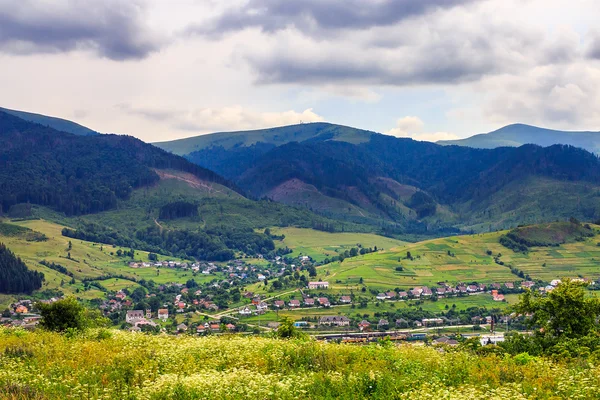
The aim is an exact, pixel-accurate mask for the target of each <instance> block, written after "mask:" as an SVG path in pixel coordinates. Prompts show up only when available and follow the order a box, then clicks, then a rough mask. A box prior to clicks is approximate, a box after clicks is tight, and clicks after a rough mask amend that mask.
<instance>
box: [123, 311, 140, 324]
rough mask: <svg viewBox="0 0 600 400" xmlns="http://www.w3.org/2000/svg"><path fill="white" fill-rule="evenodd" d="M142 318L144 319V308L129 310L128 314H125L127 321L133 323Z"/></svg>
mask: <svg viewBox="0 0 600 400" xmlns="http://www.w3.org/2000/svg"><path fill="white" fill-rule="evenodd" d="M142 319H144V310H131V311H127V314H126V315H125V322H127V323H128V324H132V325H133V324H134V323H135V322H137V321H140V320H142Z"/></svg>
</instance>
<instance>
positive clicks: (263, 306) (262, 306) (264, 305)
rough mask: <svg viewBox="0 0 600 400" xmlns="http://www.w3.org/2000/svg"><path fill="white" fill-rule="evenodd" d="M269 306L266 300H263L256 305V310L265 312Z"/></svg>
mask: <svg viewBox="0 0 600 400" xmlns="http://www.w3.org/2000/svg"><path fill="white" fill-rule="evenodd" d="M268 308H269V305H268V304H267V303H265V302H264V301H261V302H260V303H259V304H257V305H256V311H260V312H264V311H267V309H268Z"/></svg>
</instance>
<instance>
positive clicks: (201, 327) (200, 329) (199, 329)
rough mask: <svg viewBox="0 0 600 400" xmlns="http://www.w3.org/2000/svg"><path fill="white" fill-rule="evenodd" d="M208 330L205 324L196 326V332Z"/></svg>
mask: <svg viewBox="0 0 600 400" xmlns="http://www.w3.org/2000/svg"><path fill="white" fill-rule="evenodd" d="M204 332H206V328H205V327H204V325H198V327H197V328H196V333H204Z"/></svg>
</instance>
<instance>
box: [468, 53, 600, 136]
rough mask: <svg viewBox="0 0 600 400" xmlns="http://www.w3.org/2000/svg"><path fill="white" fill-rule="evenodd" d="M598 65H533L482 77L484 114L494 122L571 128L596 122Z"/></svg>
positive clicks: (598, 121) (599, 105)
mask: <svg viewBox="0 0 600 400" xmlns="http://www.w3.org/2000/svg"><path fill="white" fill-rule="evenodd" d="M599 85H600V69H598V68H596V67H595V66H594V65H593V64H592V63H589V62H583V61H582V62H578V63H574V64H571V65H568V66H560V65H553V66H545V67H540V68H535V69H532V70H530V71H528V72H527V73H525V74H523V75H519V76H509V75H504V76H498V77H492V78H489V79H486V80H485V81H483V82H481V83H480V84H479V85H477V87H476V88H475V90H476V91H479V92H481V93H489V95H488V96H486V97H485V99H484V102H483V112H484V115H485V116H486V117H487V118H488V119H489V120H490V121H494V122H497V123H501V124H505V123H514V122H523V123H529V124H534V125H546V126H548V125H550V126H551V127H555V128H563V129H572V127H573V126H577V127H587V128H585V129H591V130H598V126H600V93H599V92H598V91H597V90H596V88H597V87H598V86H599Z"/></svg>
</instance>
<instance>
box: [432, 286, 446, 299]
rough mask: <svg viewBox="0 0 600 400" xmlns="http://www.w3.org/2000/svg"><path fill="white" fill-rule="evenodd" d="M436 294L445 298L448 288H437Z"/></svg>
mask: <svg viewBox="0 0 600 400" xmlns="http://www.w3.org/2000/svg"><path fill="white" fill-rule="evenodd" d="M435 294H436V295H437V296H438V297H442V296H444V295H445V294H446V288H443V287H439V288H436V289H435Z"/></svg>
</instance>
